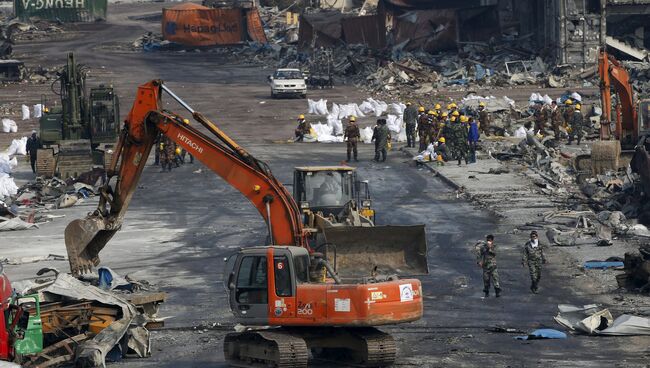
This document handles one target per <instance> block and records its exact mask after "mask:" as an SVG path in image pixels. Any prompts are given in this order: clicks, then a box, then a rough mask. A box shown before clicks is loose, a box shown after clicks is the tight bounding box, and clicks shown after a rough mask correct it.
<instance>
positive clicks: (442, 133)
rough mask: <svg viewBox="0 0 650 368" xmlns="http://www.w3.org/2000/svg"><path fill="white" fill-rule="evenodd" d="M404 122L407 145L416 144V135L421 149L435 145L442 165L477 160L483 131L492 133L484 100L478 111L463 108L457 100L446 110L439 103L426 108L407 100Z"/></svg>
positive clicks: (467, 162) (436, 153) (488, 133)
mask: <svg viewBox="0 0 650 368" xmlns="http://www.w3.org/2000/svg"><path fill="white" fill-rule="evenodd" d="M404 123H405V125H406V144H407V146H408V147H415V143H416V134H417V137H418V138H419V151H420V152H422V151H425V150H427V148H428V147H429V145H433V146H434V152H435V156H436V157H435V160H437V161H438V162H439V163H440V164H443V163H444V162H446V161H450V160H458V165H461V163H462V162H463V161H464V162H465V164H469V163H472V162H476V148H477V144H478V140H479V137H480V132H481V131H482V132H483V134H485V135H488V136H489V135H490V115H489V113H488V111H487V108H486V105H485V103H484V102H480V103H479V107H478V111H477V112H474V111H469V110H466V111H462V110H460V109H459V108H458V105H456V104H455V103H450V104H449V105H447V109H446V110H443V109H442V106H441V105H440V104H439V103H436V104H435V105H434V106H433V107H432V108H430V109H429V110H428V111H427V109H425V107H424V106H419V107H418V108H416V107H415V106H414V105H413V104H411V103H410V102H407V103H406V109H405V110H404Z"/></svg>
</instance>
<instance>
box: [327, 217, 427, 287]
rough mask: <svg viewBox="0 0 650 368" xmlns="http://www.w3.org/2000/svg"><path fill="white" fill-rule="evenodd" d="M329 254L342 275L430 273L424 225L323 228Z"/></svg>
mask: <svg viewBox="0 0 650 368" xmlns="http://www.w3.org/2000/svg"><path fill="white" fill-rule="evenodd" d="M323 237H324V240H325V241H326V242H327V243H328V246H327V252H326V253H327V258H328V261H329V262H330V264H332V265H335V267H336V271H337V272H338V274H339V276H340V277H341V278H357V277H364V276H371V275H372V274H380V275H395V274H396V275H399V276H416V275H426V274H428V273H429V267H428V264H427V237H426V233H425V231H424V225H409V226H392V225H387V226H369V227H360V226H333V227H328V228H325V229H323Z"/></svg>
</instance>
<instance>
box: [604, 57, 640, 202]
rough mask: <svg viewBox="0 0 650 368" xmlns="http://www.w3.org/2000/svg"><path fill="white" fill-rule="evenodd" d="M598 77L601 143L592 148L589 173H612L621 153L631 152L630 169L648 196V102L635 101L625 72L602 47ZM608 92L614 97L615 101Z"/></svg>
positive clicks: (628, 76)
mask: <svg viewBox="0 0 650 368" xmlns="http://www.w3.org/2000/svg"><path fill="white" fill-rule="evenodd" d="M598 75H599V77H600V98H601V104H602V109H603V111H602V115H601V125H600V138H601V141H599V142H595V143H594V144H593V145H592V152H591V162H592V171H593V172H594V173H596V174H597V173H601V172H603V171H605V170H616V169H618V167H619V166H621V165H620V163H619V161H620V156H621V152H624V153H631V154H633V155H632V158H631V162H630V165H631V167H632V170H633V171H634V172H636V173H638V174H639V175H640V177H641V182H642V184H643V186H644V187H645V188H646V193H650V156H649V155H648V148H650V144H649V143H648V142H646V138H647V137H648V136H650V100H648V99H644V100H639V99H637V98H636V97H635V96H634V91H633V89H632V85H631V84H630V75H629V73H628V72H627V70H626V69H625V67H624V66H623V65H622V64H621V62H620V61H618V60H616V58H615V57H614V56H612V55H609V54H608V53H607V52H606V51H605V49H604V48H601V49H600V51H599V53H598ZM612 90H614V92H615V94H616V99H615V100H614V99H613V98H612ZM614 102H615V105H614ZM612 108H614V111H612Z"/></svg>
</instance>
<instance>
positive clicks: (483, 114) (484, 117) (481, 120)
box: [478, 101, 490, 137]
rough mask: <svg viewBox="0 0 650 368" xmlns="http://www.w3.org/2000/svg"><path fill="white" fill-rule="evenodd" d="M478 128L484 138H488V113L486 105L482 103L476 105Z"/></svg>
mask: <svg viewBox="0 0 650 368" xmlns="http://www.w3.org/2000/svg"><path fill="white" fill-rule="evenodd" d="M478 126H479V128H480V129H481V131H482V132H483V134H485V136H486V137H489V136H490V113H488V111H487V104H486V103H485V102H483V101H481V102H479V104H478Z"/></svg>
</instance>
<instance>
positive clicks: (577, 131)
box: [569, 110, 584, 144]
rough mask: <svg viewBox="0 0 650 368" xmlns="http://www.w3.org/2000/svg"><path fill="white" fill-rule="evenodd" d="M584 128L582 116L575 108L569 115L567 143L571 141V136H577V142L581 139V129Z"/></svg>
mask: <svg viewBox="0 0 650 368" xmlns="http://www.w3.org/2000/svg"><path fill="white" fill-rule="evenodd" d="M583 128H584V118H583V117H582V113H581V112H580V110H575V111H574V112H573V116H572V117H571V134H569V144H571V142H573V137H575V136H578V144H580V140H581V139H582V129H583Z"/></svg>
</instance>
